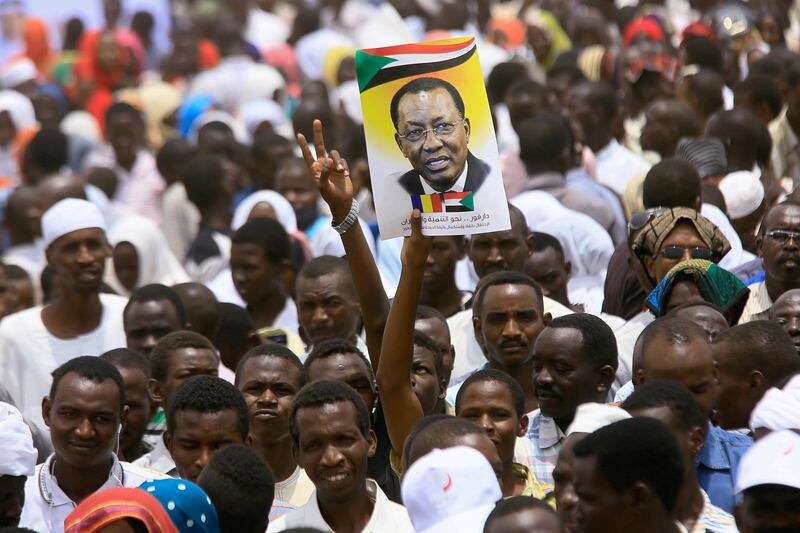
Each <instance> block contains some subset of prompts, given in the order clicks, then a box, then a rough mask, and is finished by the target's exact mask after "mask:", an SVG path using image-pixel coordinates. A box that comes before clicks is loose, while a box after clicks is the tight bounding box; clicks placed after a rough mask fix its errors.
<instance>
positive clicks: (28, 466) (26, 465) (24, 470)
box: [0, 402, 38, 476]
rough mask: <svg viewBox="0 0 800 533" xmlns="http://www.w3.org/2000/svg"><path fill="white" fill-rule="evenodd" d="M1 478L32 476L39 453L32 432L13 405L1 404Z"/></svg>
mask: <svg viewBox="0 0 800 533" xmlns="http://www.w3.org/2000/svg"><path fill="white" fill-rule="evenodd" d="M0 450H2V452H0V476H32V475H33V469H34V467H35V466H36V457H37V456H38V453H37V452H36V448H34V447H33V436H32V435H31V430H30V428H29V427H28V425H27V424H26V423H25V421H24V420H23V419H22V414H20V412H19V411H18V410H17V408H16V407H14V406H13V405H11V404H8V403H5V402H0Z"/></svg>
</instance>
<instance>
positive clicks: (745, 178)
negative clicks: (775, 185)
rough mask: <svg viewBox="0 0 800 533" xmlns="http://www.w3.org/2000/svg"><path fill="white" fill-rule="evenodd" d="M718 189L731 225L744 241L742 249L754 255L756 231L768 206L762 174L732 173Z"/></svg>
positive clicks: (723, 180)
mask: <svg viewBox="0 0 800 533" xmlns="http://www.w3.org/2000/svg"><path fill="white" fill-rule="evenodd" d="M718 187H719V190H720V192H721V193H722V196H723V198H725V206H726V207H727V209H728V217H729V218H730V219H731V225H733V227H734V229H735V230H736V233H738V234H739V237H740V238H741V239H742V247H744V249H745V250H747V251H748V252H751V253H754V252H755V251H756V231H757V230H758V224H759V223H760V222H761V218H762V217H763V215H764V207H765V205H766V202H765V194H764V185H763V184H762V183H761V172H759V171H756V172H753V171H749V170H739V171H736V172H731V173H730V174H728V175H727V176H725V177H724V178H722V181H720V182H719V185H718Z"/></svg>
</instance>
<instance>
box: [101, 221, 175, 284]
mask: <svg viewBox="0 0 800 533" xmlns="http://www.w3.org/2000/svg"><path fill="white" fill-rule="evenodd" d="M108 240H109V242H110V243H111V246H113V247H114V251H113V254H112V257H111V260H110V264H109V268H108V269H106V282H107V283H108V284H109V285H110V286H111V287H112V288H113V289H114V290H115V291H117V292H118V293H119V294H122V295H128V294H130V293H131V292H133V290H134V289H136V288H137V287H142V286H144V285H149V284H151V283H161V284H162V285H167V286H171V285H176V284H178V283H185V282H188V281H190V280H189V276H188V275H187V274H186V271H185V270H184V269H183V266H181V264H180V262H179V261H178V260H177V259H176V258H175V256H174V255H173V253H172V250H170V248H169V244H168V243H167V239H166V238H165V237H164V234H163V233H162V232H161V229H160V228H159V227H158V225H156V223H155V222H153V221H152V220H150V219H148V218H145V217H141V216H137V215H131V216H128V217H126V218H123V219H122V220H120V221H119V222H117V223H116V224H114V225H113V226H112V228H111V230H110V231H109V232H108Z"/></svg>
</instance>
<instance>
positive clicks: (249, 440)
mask: <svg viewBox="0 0 800 533" xmlns="http://www.w3.org/2000/svg"><path fill="white" fill-rule="evenodd" d="M244 445H245V446H247V447H248V448H252V447H253V436H252V435H248V436H247V438H246V439H244Z"/></svg>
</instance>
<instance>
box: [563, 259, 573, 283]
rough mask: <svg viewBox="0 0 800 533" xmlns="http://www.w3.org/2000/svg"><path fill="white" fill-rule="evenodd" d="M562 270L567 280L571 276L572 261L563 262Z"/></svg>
mask: <svg viewBox="0 0 800 533" xmlns="http://www.w3.org/2000/svg"><path fill="white" fill-rule="evenodd" d="M564 272H566V273H567V280H569V278H571V277H572V261H565V262H564Z"/></svg>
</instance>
